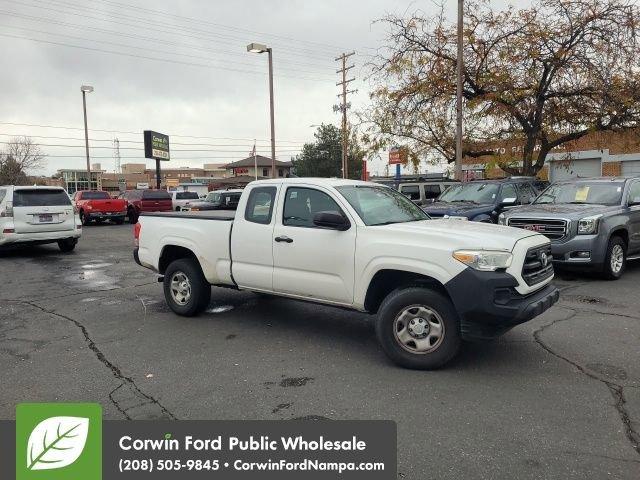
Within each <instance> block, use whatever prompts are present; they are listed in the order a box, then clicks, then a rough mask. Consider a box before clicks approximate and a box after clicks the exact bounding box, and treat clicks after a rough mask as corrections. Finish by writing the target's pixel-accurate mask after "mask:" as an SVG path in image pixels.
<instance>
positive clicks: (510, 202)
mask: <svg viewBox="0 0 640 480" xmlns="http://www.w3.org/2000/svg"><path fill="white" fill-rule="evenodd" d="M516 201H517V199H516V197H509V198H503V199H502V201H501V202H500V206H501V207H512V206H514V205H515V204H516Z"/></svg>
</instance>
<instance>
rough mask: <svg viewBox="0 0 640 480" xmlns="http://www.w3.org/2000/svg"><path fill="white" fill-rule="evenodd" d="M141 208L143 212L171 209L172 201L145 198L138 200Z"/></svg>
mask: <svg viewBox="0 0 640 480" xmlns="http://www.w3.org/2000/svg"><path fill="white" fill-rule="evenodd" d="M140 206H141V210H142V211H143V212H167V211H170V210H173V203H172V202H171V200H153V199H149V200H145V199H143V200H142V201H141V202H140Z"/></svg>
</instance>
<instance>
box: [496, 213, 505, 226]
mask: <svg viewBox="0 0 640 480" xmlns="http://www.w3.org/2000/svg"><path fill="white" fill-rule="evenodd" d="M506 224H507V217H506V216H505V214H504V213H501V214H500V215H498V225H506Z"/></svg>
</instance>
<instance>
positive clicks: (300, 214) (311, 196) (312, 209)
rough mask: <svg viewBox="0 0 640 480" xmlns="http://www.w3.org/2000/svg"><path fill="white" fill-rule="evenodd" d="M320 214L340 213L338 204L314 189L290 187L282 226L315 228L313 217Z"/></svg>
mask: <svg viewBox="0 0 640 480" xmlns="http://www.w3.org/2000/svg"><path fill="white" fill-rule="evenodd" d="M318 212H338V213H340V214H343V213H342V210H341V209H340V207H339V206H338V204H337V203H336V202H335V201H334V200H333V198H331V197H330V196H329V195H327V194H326V193H324V192H321V191H320V190H316V189H314V188H302V187H290V188H288V189H287V195H286V197H285V200H284V214H283V216H282V224H283V225H288V226H291V227H315V226H314V224H313V216H314V215H315V214H316V213H318Z"/></svg>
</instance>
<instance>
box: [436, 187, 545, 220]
mask: <svg viewBox="0 0 640 480" xmlns="http://www.w3.org/2000/svg"><path fill="white" fill-rule="evenodd" d="M542 185H544V184H542ZM542 185H541V181H540V180H538V179H536V178H532V177H518V178H505V179H500V180H474V181H472V182H467V183H460V184H457V185H453V186H451V187H449V188H448V189H447V191H446V192H444V193H443V194H442V195H440V197H438V200H437V201H436V202H434V203H431V204H427V205H425V206H424V207H423V210H424V211H425V212H427V213H428V214H429V215H430V216H431V217H433V218H441V217H458V218H467V219H469V220H472V221H475V222H485V223H497V222H498V216H499V215H500V214H501V213H502V212H503V211H505V210H507V209H509V208H512V207H514V206H516V205H526V204H528V203H531V202H532V201H533V200H534V199H535V198H536V197H537V196H538V194H539V193H540V191H541V187H542Z"/></svg>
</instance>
